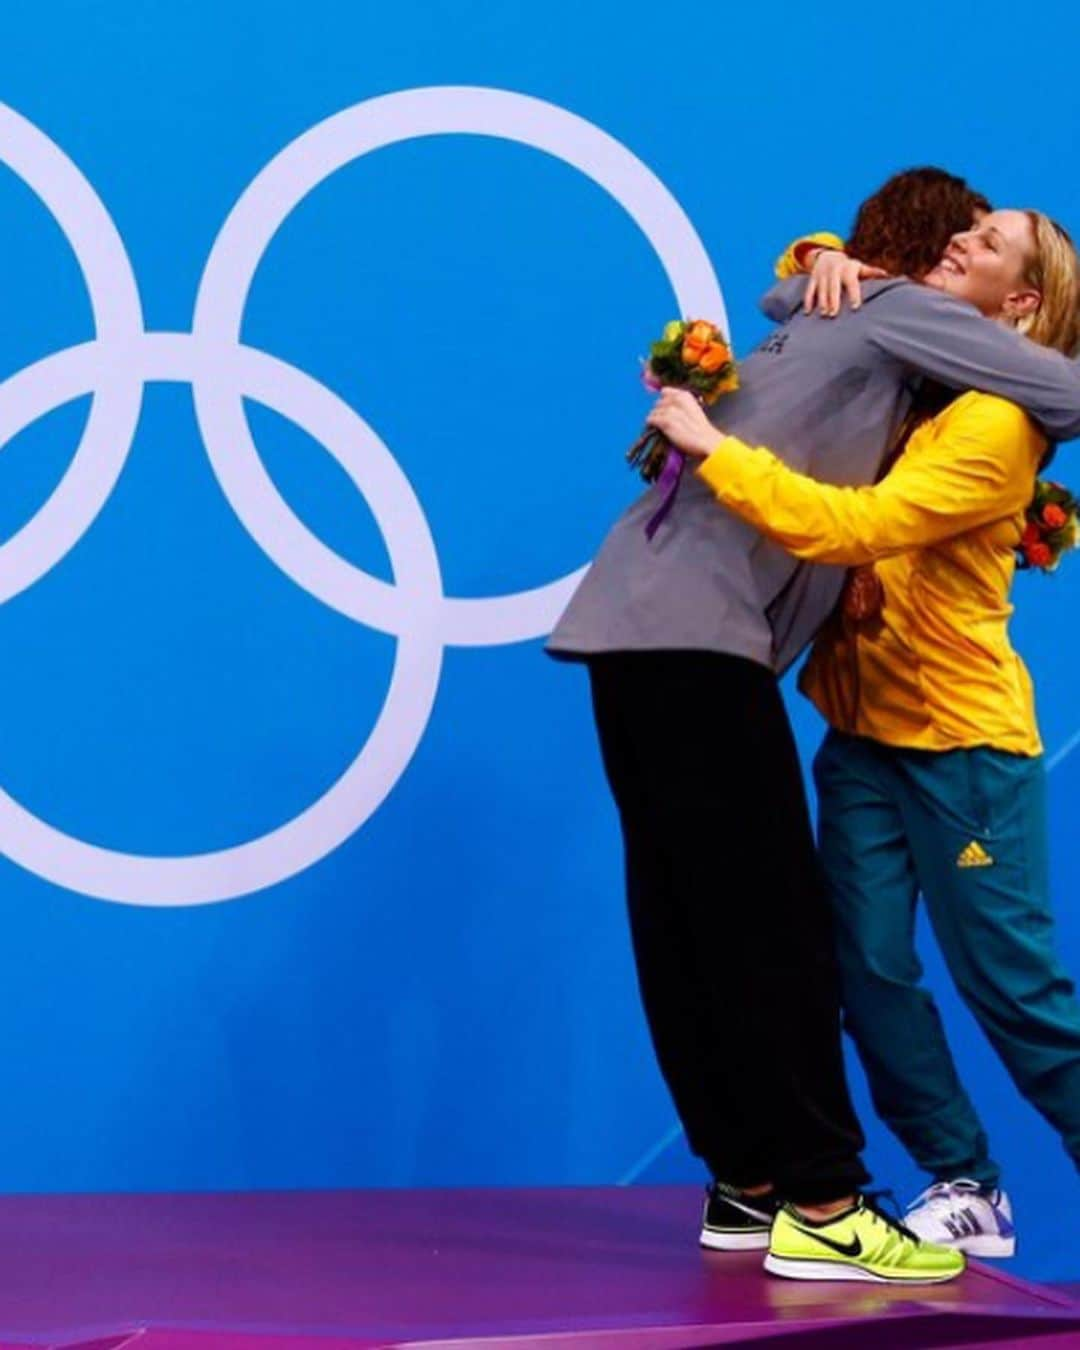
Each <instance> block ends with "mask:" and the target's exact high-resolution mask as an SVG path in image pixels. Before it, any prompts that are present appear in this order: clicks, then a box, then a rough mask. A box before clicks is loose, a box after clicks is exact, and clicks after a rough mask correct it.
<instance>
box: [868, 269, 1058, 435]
mask: <svg viewBox="0 0 1080 1350" xmlns="http://www.w3.org/2000/svg"><path fill="white" fill-rule="evenodd" d="M862 313H863V318H864V321H867V322H869V324H870V334H869V337H870V340H871V341H872V342H873V343H874V344H875V345H876V346H877V347H878V348H879V349H880V350H882V351H884V352H887V353H888V354H889V355H890V356H892V357H894V358H895V359H896V360H898V361H899V362H901V363H902V364H903V365H904V366H906V367H907V368H908V370H910V371H913V372H916V373H918V374H921V375H927V376H929V377H930V378H931V379H933V380H937V381H938V382H939V383H940V384H944V385H946V386H947V387H948V388H950V389H982V390H985V391H986V392H987V393H991V394H1000V395H1001V396H1002V397H1003V398H1007V399H1010V400H1011V401H1012V402H1013V403H1018V404H1020V406H1021V407H1022V408H1026V409H1027V411H1028V412H1029V413H1030V414H1031V415H1032V417H1034V418H1035V420H1036V421H1037V422H1039V423H1041V424H1042V426H1043V427H1044V428H1045V429H1046V431H1047V433H1048V435H1049V436H1050V438H1051V439H1052V440H1062V441H1064V440H1070V439H1071V438H1072V437H1073V436H1078V435H1080V362H1077V361H1072V360H1069V358H1068V357H1066V356H1063V355H1062V354H1061V353H1060V352H1055V351H1051V350H1049V349H1048V348H1046V347H1040V346H1039V345H1038V344H1037V343H1034V342H1031V341H1029V339H1027V338H1025V337H1021V336H1020V334H1018V333H1016V332H1014V331H1013V330H1012V329H1009V328H1006V327H1005V326H1004V325H1002V324H999V323H993V322H991V321H990V320H989V319H985V318H983V316H982V315H981V314H980V313H979V312H978V310H976V309H973V308H972V307H971V306H970V305H967V304H965V303H963V302H962V301H959V300H954V299H952V298H951V297H950V296H948V295H945V294H944V293H943V292H941V291H936V290H934V289H933V288H931V287H929V286H919V285H916V284H915V283H914V282H905V283H901V284H900V285H895V286H890V287H887V288H885V289H883V290H882V291H881V292H880V293H879V294H878V295H877V296H875V297H874V300H873V302H872V303H870V304H867V305H866V306H865V307H864V309H863V311H862Z"/></svg>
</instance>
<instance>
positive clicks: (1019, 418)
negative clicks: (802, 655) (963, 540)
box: [698, 393, 1046, 566]
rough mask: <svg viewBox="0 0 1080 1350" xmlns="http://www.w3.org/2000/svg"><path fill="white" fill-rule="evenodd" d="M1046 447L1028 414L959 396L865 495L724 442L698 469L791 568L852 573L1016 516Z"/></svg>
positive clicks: (987, 398) (731, 440)
mask: <svg viewBox="0 0 1080 1350" xmlns="http://www.w3.org/2000/svg"><path fill="white" fill-rule="evenodd" d="M1045 448H1046V442H1045V440H1044V439H1043V436H1042V434H1041V432H1040V431H1039V430H1038V429H1037V428H1036V426H1035V424H1034V423H1033V422H1032V421H1031V420H1030V419H1029V418H1028V416H1027V414H1026V413H1025V412H1024V411H1023V410H1022V409H1020V408H1018V407H1017V406H1016V405H1015V404H1014V403H1009V402H1007V401H1006V400H1005V399H1001V398H997V397H995V396H993V395H990V394H976V393H971V394H964V395H961V397H960V398H958V399H957V400H956V401H955V402H954V403H952V404H950V405H949V407H948V408H947V409H946V410H945V412H943V413H942V414H940V416H939V417H937V418H936V419H935V421H934V425H933V433H932V440H931V441H930V442H928V443H925V444H923V445H921V446H920V447H919V449H918V452H917V453H913V452H912V450H908V451H906V452H905V453H904V454H903V455H901V456H900V458H899V459H898V460H897V462H896V464H895V466H894V467H893V469H892V472H891V473H890V474H889V475H888V477H886V478H884V479H883V480H882V481H881V482H880V483H877V484H875V485H874V486H873V487H836V486H832V485H830V484H827V483H821V482H818V481H817V480H816V479H813V478H808V477H807V476H806V475H805V474H800V473H796V472H795V471H794V470H793V469H790V468H788V467H787V465H785V464H784V463H782V462H781V461H780V460H779V459H777V458H776V456H775V455H774V454H772V453H771V451H769V450H766V449H757V450H755V449H752V448H751V447H750V446H748V445H745V444H744V443H743V442H742V441H740V440H738V439H736V438H735V437H734V436H728V437H726V438H725V439H724V440H723V441H721V443H720V444H719V446H717V448H716V450H715V451H714V452H713V453H712V454H711V455H709V456H708V458H707V459H705V460H704V461H703V462H702V464H701V466H700V467H699V469H698V473H699V474H700V476H701V477H702V478H703V479H704V480H705V482H706V483H708V485H709V487H710V488H712V490H713V492H715V493H716V495H717V497H718V498H719V499H720V501H721V502H723V504H724V505H725V506H727V507H728V508H730V509H731V510H732V511H734V512H735V513H736V514H737V515H739V516H741V517H742V518H743V519H744V520H747V521H749V522H750V524H751V525H754V526H755V527H756V528H757V529H759V530H760V531H761V532H762V533H763V534H765V535H767V536H768V537H769V538H770V539H774V540H776V542H777V543H779V544H782V545H783V547H784V548H786V549H787V550H788V552H789V553H793V554H794V555H795V556H796V557H797V558H805V559H809V560H812V561H814V562H825V563H839V564H842V565H844V566H857V565H859V564H861V563H868V562H873V561H874V560H875V559H877V558H886V557H888V556H890V555H891V554H896V553H906V552H908V551H909V550H911V549H916V548H921V547H924V546H926V545H930V544H934V543H936V542H938V541H939V540H942V539H949V538H951V537H953V536H954V535H958V534H963V533H965V532H966V531H968V530H972V529H976V528H977V527H978V526H980V525H986V524H989V523H990V522H991V521H994V520H1000V519H1003V518H1005V517H1008V516H1010V515H1012V514H1013V513H1014V512H1016V511H1018V510H1022V509H1023V508H1024V507H1025V506H1026V505H1027V504H1028V502H1029V501H1030V500H1031V494H1032V485H1033V478H1034V473H1035V470H1036V469H1037V467H1038V463H1039V460H1040V458H1041V457H1042V454H1043V453H1044V451H1045Z"/></svg>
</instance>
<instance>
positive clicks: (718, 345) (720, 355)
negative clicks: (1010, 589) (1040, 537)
mask: <svg viewBox="0 0 1080 1350" xmlns="http://www.w3.org/2000/svg"><path fill="white" fill-rule="evenodd" d="M730 359H731V357H730V353H729V352H728V349H727V347H726V346H725V344H724V343H723V342H710V343H709V345H708V346H707V347H706V348H705V351H704V353H703V354H702V357H701V360H700V362H699V363H698V364H699V365H700V366H701V369H702V370H703V371H705V373H706V374H708V375H711V374H712V372H713V371H714V370H719V369H720V367H721V366H723V365H726V364H727V362H728V361H729V360H730ZM1062 523H1063V524H1064V521H1063V522H1062Z"/></svg>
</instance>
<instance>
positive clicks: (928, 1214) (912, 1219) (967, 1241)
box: [904, 1177, 1016, 1256]
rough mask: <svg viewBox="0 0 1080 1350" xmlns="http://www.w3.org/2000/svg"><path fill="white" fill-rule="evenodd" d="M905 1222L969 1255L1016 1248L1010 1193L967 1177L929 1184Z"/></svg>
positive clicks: (1005, 1253)
mask: <svg viewBox="0 0 1080 1350" xmlns="http://www.w3.org/2000/svg"><path fill="white" fill-rule="evenodd" d="M904 1226H905V1227H906V1228H910V1229H911V1231H912V1232H913V1233H915V1234H917V1236H919V1237H921V1238H923V1239H924V1240H925V1241H926V1242H936V1243H937V1244H938V1246H941V1247H955V1248H956V1250H957V1251H961V1252H967V1253H968V1255H969V1256H1012V1255H1013V1253H1014V1252H1015V1251H1016V1229H1015V1228H1014V1227H1013V1216H1012V1205H1010V1204H1009V1197H1008V1196H1007V1195H1006V1194H1005V1192H1004V1191H1002V1190H996V1191H990V1190H984V1189H983V1188H982V1187H981V1186H980V1185H979V1183H978V1182H977V1181H969V1180H968V1179H967V1178H966V1177H958V1178H957V1179H956V1180H955V1181H938V1182H935V1183H934V1185H933V1186H928V1187H927V1188H926V1190H925V1191H923V1193H922V1195H919V1196H916V1198H915V1199H914V1200H913V1201H912V1202H911V1205H910V1206H909V1208H908V1212H907V1214H905V1215H904Z"/></svg>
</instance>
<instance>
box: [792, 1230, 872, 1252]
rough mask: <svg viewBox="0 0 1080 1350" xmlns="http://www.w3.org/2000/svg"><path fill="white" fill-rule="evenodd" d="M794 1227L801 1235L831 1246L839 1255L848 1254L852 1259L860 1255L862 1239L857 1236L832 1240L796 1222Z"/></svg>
mask: <svg viewBox="0 0 1080 1350" xmlns="http://www.w3.org/2000/svg"><path fill="white" fill-rule="evenodd" d="M795 1229H796V1231H797V1232H799V1233H801V1234H802V1235H803V1237H808V1238H813V1239H814V1241H815V1242H821V1243H824V1245H825V1246H826V1247H831V1248H832V1249H833V1251H834V1252H839V1253H840V1255H841V1256H850V1257H851V1258H853V1259H854V1258H855V1257H856V1256H862V1241H861V1239H860V1238H858V1237H856V1238H854V1239H853V1240H852V1241H851V1242H834V1241H833V1240H832V1238H827V1237H824V1236H823V1235H822V1234H821V1233H815V1232H813V1231H812V1230H810V1229H807V1228H801V1227H800V1226H799V1225H798V1224H796V1225H795Z"/></svg>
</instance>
